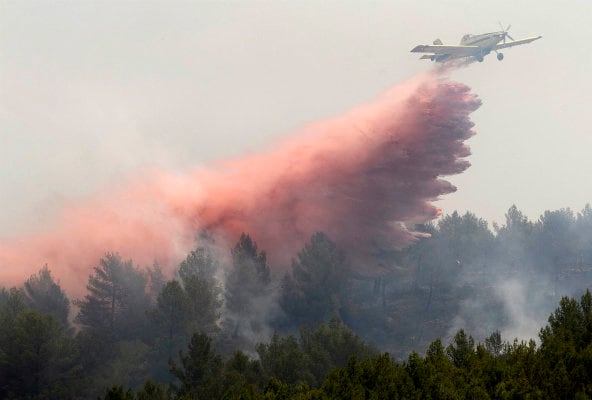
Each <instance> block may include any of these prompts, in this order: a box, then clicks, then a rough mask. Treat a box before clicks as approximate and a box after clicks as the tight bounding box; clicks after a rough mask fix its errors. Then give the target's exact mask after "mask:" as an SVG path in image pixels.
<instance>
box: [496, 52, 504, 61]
mask: <svg viewBox="0 0 592 400" xmlns="http://www.w3.org/2000/svg"><path fill="white" fill-rule="evenodd" d="M497 59H498V60H499V61H501V60H503V59H504V55H503V54H502V53H497Z"/></svg>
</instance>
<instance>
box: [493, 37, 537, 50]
mask: <svg viewBox="0 0 592 400" xmlns="http://www.w3.org/2000/svg"><path fill="white" fill-rule="evenodd" d="M540 38H542V36H533V37H528V38H524V39H520V40H514V41H511V42H506V43H500V44H498V45H496V46H495V47H494V48H493V49H494V50H499V49H505V48H506V47H512V46H518V45H521V44H526V43H530V42H534V41H535V40H537V39H540Z"/></svg>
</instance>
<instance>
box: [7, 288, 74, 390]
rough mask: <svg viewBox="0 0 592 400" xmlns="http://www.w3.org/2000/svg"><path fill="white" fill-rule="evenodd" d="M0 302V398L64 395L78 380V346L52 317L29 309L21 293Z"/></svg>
mask: <svg viewBox="0 0 592 400" xmlns="http://www.w3.org/2000/svg"><path fill="white" fill-rule="evenodd" d="M4 295H5V301H4V302H3V304H1V305H0V382H1V384H0V398H39V399H41V398H60V397H62V398H65V397H68V396H71V395H72V394H73V393H75V391H76V389H77V387H78V386H79V383H77V382H79V381H78V380H77V378H79V376H78V372H79V370H78V367H77V364H76V357H77V354H78V348H77V346H76V344H75V342H74V340H73V339H72V338H71V337H70V336H69V335H67V333H66V332H65V331H64V327H63V325H62V324H61V322H59V321H57V320H56V319H55V317H54V316H52V315H50V314H44V313H42V312H40V311H38V310H35V309H31V308H28V307H27V306H26V304H25V296H24V294H23V293H22V292H21V291H19V290H16V289H12V290H10V291H9V292H4Z"/></svg>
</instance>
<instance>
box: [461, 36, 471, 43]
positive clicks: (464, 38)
mask: <svg viewBox="0 0 592 400" xmlns="http://www.w3.org/2000/svg"><path fill="white" fill-rule="evenodd" d="M470 37H471V35H464V36H463V37H462V41H463V42H464V41H465V40H468V39H469V38H470Z"/></svg>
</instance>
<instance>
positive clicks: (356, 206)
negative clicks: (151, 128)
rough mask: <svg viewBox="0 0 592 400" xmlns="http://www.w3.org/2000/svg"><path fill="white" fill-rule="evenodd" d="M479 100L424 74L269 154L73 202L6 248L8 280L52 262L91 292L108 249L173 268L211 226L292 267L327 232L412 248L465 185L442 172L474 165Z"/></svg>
mask: <svg viewBox="0 0 592 400" xmlns="http://www.w3.org/2000/svg"><path fill="white" fill-rule="evenodd" d="M479 105H480V101H479V100H478V99H477V98H476V96H475V95H473V94H472V93H471V92H470V89H469V88H468V87H467V86H466V85H463V84H460V83H456V82H452V81H449V80H447V79H446V78H443V77H442V76H439V75H438V74H435V73H434V74H424V75H420V76H418V77H415V78H413V79H411V80H409V81H407V82H405V83H403V84H400V85H397V86H395V87H394V88H392V89H391V90H389V91H388V92H387V93H385V94H384V95H383V96H381V97H380V98H379V99H378V100H376V101H375V102H373V103H372V104H368V105H365V106H362V107H359V108H358V109H354V110H353V111H350V112H348V113H346V114H345V115H343V116H340V117H336V118H333V119H329V120H325V121H321V122H318V123H315V124H311V125H309V126H307V127H305V128H304V129H303V130H302V131H300V132H297V133H295V134H294V135H292V136H291V137H290V138H289V139H288V140H286V141H285V142H284V143H282V144H279V145H277V146H276V147H275V148H273V149H271V150H269V151H267V152H264V153H260V154H255V155H247V156H245V157H243V158H239V159H234V160H227V161H221V162H218V163H214V164H212V165H210V166H208V167H207V168H199V169H197V170H194V171H193V172H190V173H187V174H185V175H181V174H170V173H167V172H163V171H145V172H144V173H142V174H141V176H137V177H135V178H133V179H130V180H129V181H128V183H127V185H123V186H122V187H119V188H112V190H105V191H104V192H103V193H101V194H98V195H95V196H93V197H92V198H89V199H86V200H84V201H82V202H80V203H79V204H74V205H70V206H69V207H67V208H66V209H65V210H64V212H63V215H62V217H61V218H60V221H59V222H58V223H57V224H56V225H55V226H54V227H53V228H50V229H48V230H47V231H45V232H43V233H40V234H37V235H34V236H29V237H22V238H15V239H12V240H8V241H4V242H2V243H0V280H1V281H2V282H3V284H17V283H19V282H21V281H22V280H23V278H25V277H27V276H28V275H30V274H32V273H34V272H35V271H37V270H38V269H39V268H40V267H41V266H42V265H43V264H45V263H47V264H48V265H49V268H50V269H51V270H52V271H54V273H55V275H56V277H58V278H59V279H60V282H61V284H62V286H64V287H65V288H66V289H67V290H68V291H71V292H74V293H80V292H81V290H82V288H83V287H84V285H85V283H86V280H87V276H88V273H89V272H90V270H91V268H92V267H93V266H94V265H95V264H96V262H97V260H98V258H99V257H100V256H101V255H103V254H104V253H105V252H107V251H113V252H119V253H120V254H121V255H122V256H123V257H125V258H132V259H133V260H134V261H135V262H136V263H137V264H140V265H147V264H151V263H152V262H153V260H157V261H158V262H159V263H160V264H161V265H163V266H165V267H169V269H171V268H172V266H174V265H176V263H177V262H178V261H179V260H180V259H182V258H183V257H184V255H185V254H186V253H187V252H188V251H189V250H190V249H191V248H192V247H193V246H194V245H195V237H196V234H197V232H199V231H202V230H206V231H208V232H210V233H211V234H213V235H214V236H215V237H217V238H221V239H223V240H228V241H231V242H232V241H236V240H237V239H238V236H239V235H240V233H241V232H248V233H249V234H251V235H252V236H253V237H254V238H256V240H257V243H258V244H259V246H260V248H261V249H265V250H268V252H269V258H270V262H271V265H272V266H280V267H281V266H285V265H287V263H288V261H289V260H290V258H291V257H292V256H293V255H294V254H295V253H296V252H297V251H298V250H299V249H300V248H301V247H302V245H303V244H304V242H305V241H306V240H307V239H308V238H309V237H310V235H311V234H312V233H314V232H316V231H324V232H326V233H327V234H328V235H329V236H330V237H331V238H332V239H334V240H335V241H336V242H337V243H338V244H339V245H341V246H343V247H344V248H346V249H348V251H349V254H350V255H351V256H353V257H358V258H361V257H362V258H363V257H365V256H367V255H368V254H370V253H371V252H372V251H373V250H374V249H376V248H401V247H404V246H406V245H408V244H409V243H411V242H412V241H413V240H414V238H415V236H416V233H414V232H413V231H411V230H409V229H408V228H407V227H412V226H413V225H415V224H416V223H421V222H425V221H427V220H431V219H433V218H435V217H436V216H438V215H439V210H438V208H437V207H436V206H434V205H433V204H432V202H433V201H434V200H437V199H438V198H439V197H440V196H442V195H444V194H447V193H451V192H453V191H455V190H456V189H455V187H454V186H453V185H451V184H450V183H449V182H447V181H445V180H442V179H441V177H442V176H447V175H453V174H458V173H461V172H462V171H464V170H465V169H466V168H467V167H468V166H469V163H468V162H467V161H466V160H465V159H464V158H465V157H466V156H468V155H469V150H468V148H467V147H466V146H465V144H464V141H465V140H466V139H468V138H469V137H471V136H472V135H473V131H472V127H473V124H472V122H471V121H470V119H469V115H470V114H471V112H473V111H475V110H476V109H477V108H478V107H479ZM262 118H264V116H262ZM245 134H248V133H245Z"/></svg>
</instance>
